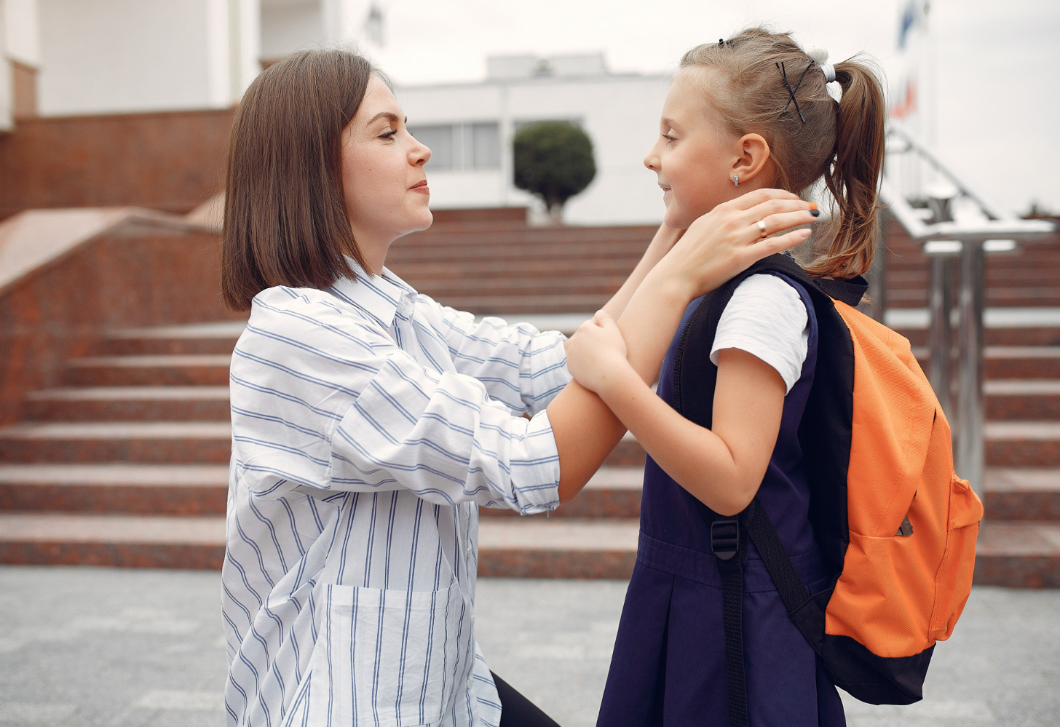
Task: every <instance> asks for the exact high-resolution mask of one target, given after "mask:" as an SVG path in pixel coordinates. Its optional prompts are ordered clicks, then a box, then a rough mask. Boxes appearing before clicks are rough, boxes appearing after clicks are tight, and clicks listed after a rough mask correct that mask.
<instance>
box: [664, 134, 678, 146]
mask: <svg viewBox="0 0 1060 727" xmlns="http://www.w3.org/2000/svg"><path fill="white" fill-rule="evenodd" d="M662 137H663V138H664V139H666V143H667V144H673V143H674V142H675V141H677V137H676V136H673V135H672V134H663V135H662Z"/></svg>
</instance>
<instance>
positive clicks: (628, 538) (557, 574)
mask: <svg viewBox="0 0 1060 727" xmlns="http://www.w3.org/2000/svg"><path fill="white" fill-rule="evenodd" d="M639 533H640V523H639V521H637V520H622V519H613V520H580V519H577V518H556V519H554V520H541V519H537V518H522V519H518V520H482V521H480V522H479V560H478V574H479V576H482V577H494V578H608V579H628V578H629V577H630V575H631V574H632V573H633V564H634V563H635V562H636V560H637V540H638V536H639Z"/></svg>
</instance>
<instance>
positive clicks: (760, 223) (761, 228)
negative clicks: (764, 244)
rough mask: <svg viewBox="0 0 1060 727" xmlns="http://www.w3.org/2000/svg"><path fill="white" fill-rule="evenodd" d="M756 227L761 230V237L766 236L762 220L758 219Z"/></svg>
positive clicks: (764, 224)
mask: <svg viewBox="0 0 1060 727" xmlns="http://www.w3.org/2000/svg"><path fill="white" fill-rule="evenodd" d="M758 229H759V230H760V231H761V232H762V237H765V236H766V223H765V222H763V221H762V220H759V221H758Z"/></svg>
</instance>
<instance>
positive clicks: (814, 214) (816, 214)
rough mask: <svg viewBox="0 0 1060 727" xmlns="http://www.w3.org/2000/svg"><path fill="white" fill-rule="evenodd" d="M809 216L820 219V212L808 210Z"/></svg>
mask: <svg viewBox="0 0 1060 727" xmlns="http://www.w3.org/2000/svg"><path fill="white" fill-rule="evenodd" d="M810 214H811V215H813V216H814V217H820V216H821V210H810Z"/></svg>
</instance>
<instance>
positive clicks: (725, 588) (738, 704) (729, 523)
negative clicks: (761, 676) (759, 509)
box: [710, 510, 748, 727]
mask: <svg viewBox="0 0 1060 727" xmlns="http://www.w3.org/2000/svg"><path fill="white" fill-rule="evenodd" d="M744 512H747V511H746V510H745V511H744ZM711 515H712V516H713V517H716V518H717V519H714V520H712V521H711V522H710V548H711V550H712V551H713V552H714V555H715V556H716V557H717V559H718V572H719V574H720V575H721V609H722V621H723V622H724V624H725V683H726V687H727V689H728V697H729V727H747V725H748V720H747V671H746V669H745V668H744V663H743V567H744V563H746V562H747V536H746V534H745V533H744V530H745V525H744V522H743V520H744V517H743V513H740V515H738V516H737V517H734V518H722V517H720V516H717V515H716V514H714V513H711Z"/></svg>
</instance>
